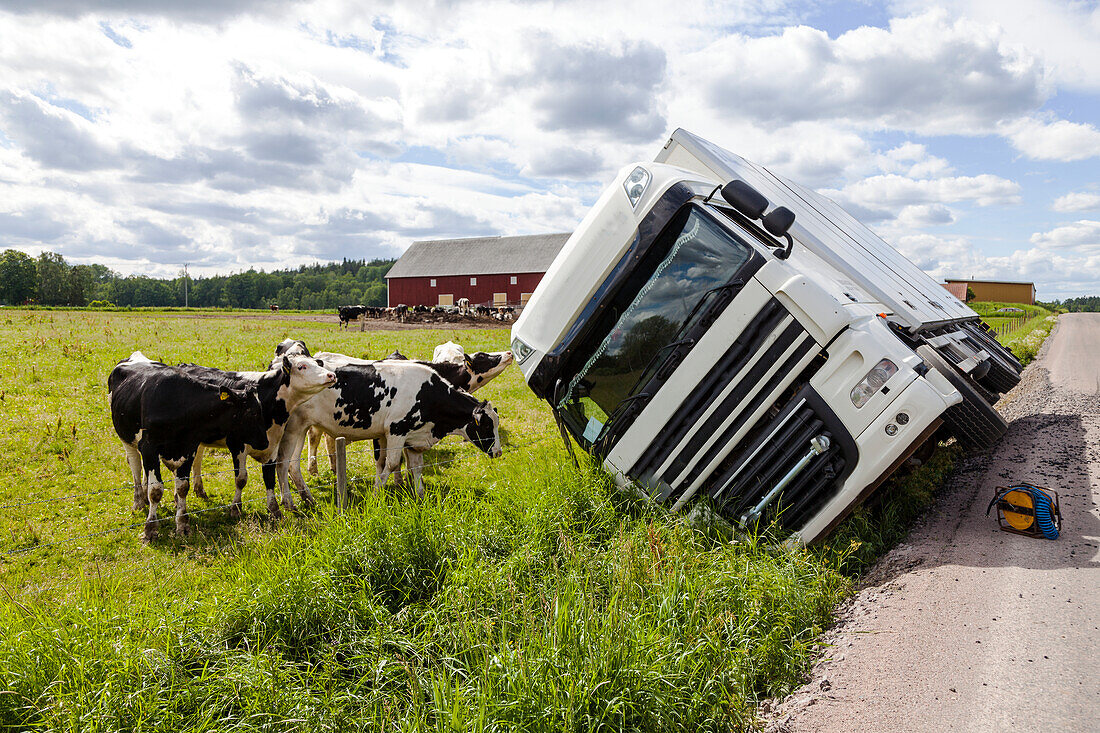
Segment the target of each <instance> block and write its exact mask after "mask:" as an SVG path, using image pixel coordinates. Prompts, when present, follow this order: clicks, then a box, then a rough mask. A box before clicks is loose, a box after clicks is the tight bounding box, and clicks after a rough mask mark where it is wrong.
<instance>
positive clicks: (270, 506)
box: [267, 501, 283, 519]
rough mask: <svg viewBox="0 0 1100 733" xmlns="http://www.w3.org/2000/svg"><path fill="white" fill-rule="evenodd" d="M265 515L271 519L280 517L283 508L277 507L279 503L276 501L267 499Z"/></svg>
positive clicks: (281, 516)
mask: <svg viewBox="0 0 1100 733" xmlns="http://www.w3.org/2000/svg"><path fill="white" fill-rule="evenodd" d="M267 515H268V516H269V517H271V518H272V519H282V518H283V510H282V509H280V508H279V504H278V502H276V501H269V502H268V503H267Z"/></svg>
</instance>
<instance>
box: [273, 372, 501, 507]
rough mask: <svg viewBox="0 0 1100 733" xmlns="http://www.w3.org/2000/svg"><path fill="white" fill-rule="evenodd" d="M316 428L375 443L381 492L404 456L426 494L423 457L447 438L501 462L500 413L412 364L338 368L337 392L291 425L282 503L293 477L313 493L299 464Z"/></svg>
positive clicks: (282, 453)
mask: <svg viewBox="0 0 1100 733" xmlns="http://www.w3.org/2000/svg"><path fill="white" fill-rule="evenodd" d="M311 425H317V426H318V427H320V428H321V429H322V430H323V431H324V432H325V433H327V434H329V435H333V436H336V437H343V438H346V439H348V440H377V441H378V442H379V445H380V447H381V454H380V456H379V458H378V459H377V461H376V468H377V474H376V476H375V485H376V486H377V487H382V486H383V485H385V483H386V480H387V479H388V478H389V476H390V474H391V473H393V472H394V471H396V470H397V469H398V468H399V467H400V465H401V458H402V454H403V453H405V452H406V451H407V460H408V468H409V472H410V473H411V474H412V476H413V482H414V485H415V486H416V491H417V494H418V495H420V496H423V494H424V482H423V477H422V475H421V471H422V468H423V461H424V459H423V454H424V451H426V450H428V449H429V448H431V447H432V446H433V445H435V444H436V443H438V442H439V441H440V440H442V439H443V438H444V437H445V436H447V435H459V436H461V437H463V438H465V439H466V440H468V441H470V442H471V443H473V444H474V445H476V446H477V447H478V448H480V449H481V450H483V451H485V452H486V453H488V454H489V455H490V456H492V457H494V458H496V457H498V456H500V455H501V447H500V419H499V417H498V416H497V413H496V410H494V409H493V408H492V406H491V405H490V404H489V403H488V402H482V401H480V400H478V399H477V398H476V397H473V396H471V395H469V394H467V393H465V392H463V391H462V390H459V389H455V388H454V387H452V386H451V385H450V384H448V383H447V382H446V381H445V380H444V379H443V378H442V377H440V376H439V374H438V373H436V372H435V370H433V369H431V368H430V367H427V366H425V365H423V364H417V363H415V362H407V361H376V362H373V363H367V364H353V363H348V364H345V365H344V366H338V367H336V386H335V387H333V388H332V389H330V390H325V391H324V392H322V393H320V394H318V395H317V396H316V397H314V398H313V399H311V400H309V401H308V402H306V403H305V404H303V405H302V406H301V408H300V409H299V410H297V411H296V412H295V413H294V414H293V415H291V418H290V421H289V422H288V423H287V429H286V434H285V435H284V440H283V443H282V444H281V446H280V449H279V461H278V475H279V485H280V487H281V488H282V490H283V494H284V497H288V496H289V495H290V485H289V481H288V476H289V478H290V479H292V480H293V481H294V484H295V486H296V487H297V488H298V491H299V492H302V493H303V496H304V495H305V494H306V493H308V489H307V488H306V486H305V482H304V481H302V474H301V470H300V467H299V465H298V460H297V458H298V457H299V456H300V455H301V452H302V443H303V442H304V441H305V434H306V430H307V428H309V426H311Z"/></svg>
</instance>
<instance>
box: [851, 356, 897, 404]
mask: <svg viewBox="0 0 1100 733" xmlns="http://www.w3.org/2000/svg"><path fill="white" fill-rule="evenodd" d="M897 373H898V367H897V365H896V364H894V362H892V361H890V360H889V359H883V360H882V361H880V362H879V363H878V364H875V366H874V367H873V368H872V369H871V371H869V372H867V376H865V377H864V378H863V379H861V380H859V384H857V385H856V386H855V387H853V388H852V404H853V405H855V406H856V407H857V408H858V407H863V406H864V405H866V404H867V400H869V399H871V398H872V397H874V396H875V393H876V392H878V391H879V390H880V389H882V385H884V384H886V382H887V381H889V379H890V377H892V376H894V375H895V374H897Z"/></svg>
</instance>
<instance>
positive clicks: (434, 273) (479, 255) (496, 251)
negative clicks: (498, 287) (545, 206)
mask: <svg viewBox="0 0 1100 733" xmlns="http://www.w3.org/2000/svg"><path fill="white" fill-rule="evenodd" d="M567 239H569V234H568V233H565V234H532V235H528V236H524V237H474V238H472V239H436V240H428V241H421V242H413V243H412V245H411V246H410V247H409V248H408V249H407V250H405V254H403V255H401V259H399V260H398V261H397V262H396V263H395V264H394V266H393V267H391V268H390V271H389V272H388V273H386V279H390V278H394V277H427V276H431V277H446V276H448V275H515V274H518V273H521V272H546V270H547V268H549V267H550V263H551V262H553V261H554V257H556V256H557V254H558V252H559V251H561V248H562V246H563V245H565V241H566V240H567Z"/></svg>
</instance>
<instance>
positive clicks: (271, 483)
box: [260, 458, 282, 519]
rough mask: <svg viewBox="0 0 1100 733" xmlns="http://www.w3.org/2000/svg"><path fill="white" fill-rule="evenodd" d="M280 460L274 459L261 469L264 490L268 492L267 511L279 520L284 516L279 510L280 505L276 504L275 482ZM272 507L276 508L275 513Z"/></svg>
mask: <svg viewBox="0 0 1100 733" xmlns="http://www.w3.org/2000/svg"><path fill="white" fill-rule="evenodd" d="M278 461H279V459H278V458H272V459H271V460H270V461H268V462H267V463H265V464H264V465H263V467H262V468H261V469H260V472H261V474H262V475H263V477H264V489H266V490H267V511H268V513H269V514H271V516H272V517H273V518H276V519H278V518H279V517H281V516H282V512H281V511H280V510H279V505H278V503H276V502H275V482H276V479H277V477H278V473H279V470H278V469H279V464H278ZM272 505H274V506H275V511H274V512H273V511H271V507H272Z"/></svg>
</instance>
